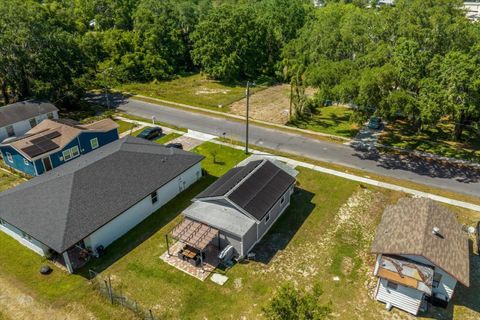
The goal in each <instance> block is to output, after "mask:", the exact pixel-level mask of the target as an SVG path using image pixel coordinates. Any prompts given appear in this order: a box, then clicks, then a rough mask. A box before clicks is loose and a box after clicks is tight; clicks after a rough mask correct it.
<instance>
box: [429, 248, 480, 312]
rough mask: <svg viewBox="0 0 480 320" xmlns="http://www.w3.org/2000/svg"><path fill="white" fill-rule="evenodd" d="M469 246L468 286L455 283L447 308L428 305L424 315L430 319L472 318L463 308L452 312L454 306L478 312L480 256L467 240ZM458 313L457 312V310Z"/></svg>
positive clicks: (479, 299)
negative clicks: (455, 312)
mask: <svg viewBox="0 0 480 320" xmlns="http://www.w3.org/2000/svg"><path fill="white" fill-rule="evenodd" d="M469 247H470V286H469V287H465V286H464V285H462V284H460V283H457V286H456V288H455V292H454V296H453V299H452V300H451V302H450V303H449V305H448V308H447V309H442V308H438V307H433V306H430V305H429V311H428V312H427V313H425V314H424V315H422V316H424V317H426V318H430V319H454V318H458V319H464V318H466V319H473V318H472V317H471V315H465V314H464V312H465V311H463V310H461V311H459V314H454V310H453V309H454V307H455V306H463V307H465V308H466V309H469V310H470V311H472V312H475V313H477V314H479V313H480V294H479V291H480V256H479V255H477V254H474V253H473V251H474V250H473V241H472V240H469ZM457 313H458V312H457Z"/></svg>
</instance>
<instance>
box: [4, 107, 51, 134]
mask: <svg viewBox="0 0 480 320" xmlns="http://www.w3.org/2000/svg"><path fill="white" fill-rule="evenodd" d="M45 119H58V109H57V108H56V107H55V106H54V105H53V104H51V103H49V102H46V101H38V100H27V101H20V102H16V103H12V104H9V105H6V106H3V107H0V142H2V141H3V140H5V139H7V138H10V137H20V136H23V135H24V134H25V133H26V132H27V131H28V130H30V129H32V128H33V127H35V126H36V125H37V124H39V123H40V122H42V121H43V120H45Z"/></svg>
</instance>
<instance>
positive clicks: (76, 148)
mask: <svg viewBox="0 0 480 320" xmlns="http://www.w3.org/2000/svg"><path fill="white" fill-rule="evenodd" d="M70 150H71V154H72V158H75V157H78V156H79V155H80V151H79V150H78V146H75V147H73V148H71V149H70Z"/></svg>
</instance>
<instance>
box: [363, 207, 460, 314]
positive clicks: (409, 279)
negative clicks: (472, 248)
mask: <svg viewBox="0 0 480 320" xmlns="http://www.w3.org/2000/svg"><path fill="white" fill-rule="evenodd" d="M372 253H375V254H376V255H377V262H376V264H375V270H374V275H375V276H376V277H378V285H377V290H376V292H375V298H376V299H377V300H378V301H381V302H384V303H386V305H387V309H390V308H391V307H396V308H399V309H402V310H404V311H407V312H409V313H411V314H414V315H416V314H417V313H418V312H419V311H425V310H426V309H427V306H428V303H432V304H433V305H437V306H443V307H446V306H447V305H448V303H449V301H450V300H451V299H452V297H453V294H454V291H455V287H456V286H457V282H460V283H461V284H463V285H464V286H467V287H468V286H469V284H470V260H469V248H468V238H467V235H466V233H465V232H464V231H463V230H462V228H461V226H460V225H459V224H458V222H457V219H456V218H455V214H454V213H453V212H451V211H450V210H449V209H447V208H446V207H443V206H441V205H438V204H436V203H435V202H433V201H432V200H429V199H425V198H417V199H409V198H403V199H400V201H399V202H398V203H397V204H396V205H393V206H389V207H387V208H386V209H385V212H384V213H383V217H382V221H381V222H380V225H379V226H378V228H377V232H376V235H375V240H374V242H373V245H372Z"/></svg>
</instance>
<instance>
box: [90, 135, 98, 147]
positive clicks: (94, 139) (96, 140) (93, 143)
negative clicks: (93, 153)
mask: <svg viewBox="0 0 480 320" xmlns="http://www.w3.org/2000/svg"><path fill="white" fill-rule="evenodd" d="M90 146H92V149H97V148H98V138H93V139H92V140H90Z"/></svg>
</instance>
